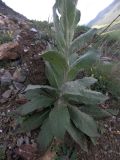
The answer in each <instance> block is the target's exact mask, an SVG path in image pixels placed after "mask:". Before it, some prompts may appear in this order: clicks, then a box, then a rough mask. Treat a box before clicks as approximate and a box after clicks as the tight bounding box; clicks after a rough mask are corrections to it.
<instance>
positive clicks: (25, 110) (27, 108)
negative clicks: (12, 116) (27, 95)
mask: <svg viewBox="0 0 120 160" xmlns="http://www.w3.org/2000/svg"><path fill="white" fill-rule="evenodd" d="M53 101H54V100H53V99H51V98H49V97H46V96H43V95H39V96H37V97H35V98H33V99H32V100H31V101H29V102H28V103H26V104H24V105H22V106H20V107H19V108H18V109H17V110H16V112H17V113H18V114H20V115H27V114H29V113H31V112H33V111H35V110H38V109H43V108H46V107H49V106H51V104H52V103H53Z"/></svg>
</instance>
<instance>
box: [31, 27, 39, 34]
mask: <svg viewBox="0 0 120 160" xmlns="http://www.w3.org/2000/svg"><path fill="white" fill-rule="evenodd" d="M30 31H31V32H35V33H37V32H38V31H37V30H36V29H35V28H31V29H30Z"/></svg>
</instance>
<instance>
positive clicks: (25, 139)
mask: <svg viewBox="0 0 120 160" xmlns="http://www.w3.org/2000/svg"><path fill="white" fill-rule="evenodd" d="M24 142H25V144H30V143H29V138H28V137H27V136H26V137H24Z"/></svg>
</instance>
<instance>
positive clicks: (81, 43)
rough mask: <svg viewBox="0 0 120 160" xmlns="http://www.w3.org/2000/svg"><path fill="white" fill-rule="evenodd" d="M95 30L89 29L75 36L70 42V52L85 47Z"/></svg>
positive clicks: (90, 40)
mask: <svg viewBox="0 0 120 160" xmlns="http://www.w3.org/2000/svg"><path fill="white" fill-rule="evenodd" d="M96 32H97V30H96V29H91V30H89V31H88V32H87V33H84V34H82V35H80V36H79V37H77V38H76V39H75V40H74V41H73V42H72V44H71V47H70V51H71V53H74V52H77V51H79V50H81V49H83V48H85V47H87V46H88V45H89V44H90V43H91V42H92V40H93V38H94V36H95V34H96Z"/></svg>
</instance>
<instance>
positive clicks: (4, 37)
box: [0, 32, 13, 44]
mask: <svg viewBox="0 0 120 160" xmlns="http://www.w3.org/2000/svg"><path fill="white" fill-rule="evenodd" d="M12 40H13V38H12V35H11V33H10V32H1V33H0V44H3V43H7V42H10V41H12Z"/></svg>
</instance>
